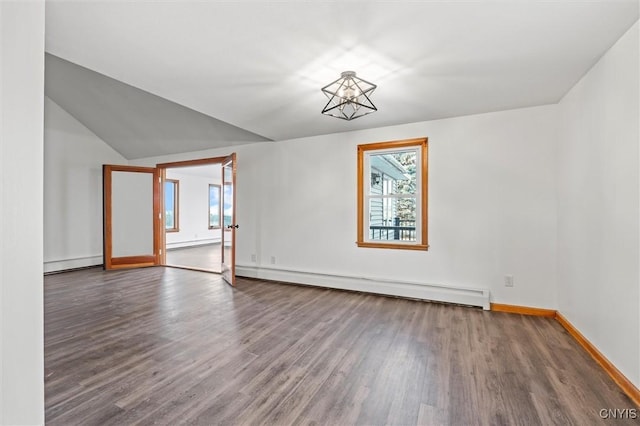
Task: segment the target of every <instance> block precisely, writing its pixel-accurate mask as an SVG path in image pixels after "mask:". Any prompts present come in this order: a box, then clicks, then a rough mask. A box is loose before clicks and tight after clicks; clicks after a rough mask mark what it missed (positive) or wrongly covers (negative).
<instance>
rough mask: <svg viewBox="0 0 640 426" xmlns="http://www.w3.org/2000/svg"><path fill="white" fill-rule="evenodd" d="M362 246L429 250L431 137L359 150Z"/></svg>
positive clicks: (359, 233)
mask: <svg viewBox="0 0 640 426" xmlns="http://www.w3.org/2000/svg"><path fill="white" fill-rule="evenodd" d="M357 244H358V246H359V247H378V248H392V249H409V250H427V249H428V247H429V246H428V244H427V138H420V139H408V140H400V141H393V142H380V143H373V144H366V145H358V241H357Z"/></svg>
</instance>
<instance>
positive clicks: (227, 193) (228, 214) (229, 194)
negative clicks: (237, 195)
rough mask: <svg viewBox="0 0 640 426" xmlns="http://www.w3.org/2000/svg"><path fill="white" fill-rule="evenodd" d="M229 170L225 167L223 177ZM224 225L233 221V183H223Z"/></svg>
mask: <svg viewBox="0 0 640 426" xmlns="http://www.w3.org/2000/svg"><path fill="white" fill-rule="evenodd" d="M229 173H231V171H230V170H229V169H228V168H227V167H225V177H227V176H229ZM223 212H224V227H225V228H226V227H227V226H229V225H231V224H232V223H233V183H231V182H225V183H224V208H223Z"/></svg>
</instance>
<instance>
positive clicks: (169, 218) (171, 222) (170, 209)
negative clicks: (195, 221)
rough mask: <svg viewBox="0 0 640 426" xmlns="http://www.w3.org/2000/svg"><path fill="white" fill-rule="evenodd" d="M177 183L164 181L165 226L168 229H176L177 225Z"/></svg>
mask: <svg viewBox="0 0 640 426" xmlns="http://www.w3.org/2000/svg"><path fill="white" fill-rule="evenodd" d="M175 188H176V185H175V182H172V181H165V183H164V206H165V212H164V218H165V223H164V226H165V228H166V229H174V228H175V227H176V222H175V217H176V216H175V205H176V197H175V194H176V189H175Z"/></svg>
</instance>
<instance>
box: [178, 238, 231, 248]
mask: <svg viewBox="0 0 640 426" xmlns="http://www.w3.org/2000/svg"><path fill="white" fill-rule="evenodd" d="M220 241H221V240H220V238H211V239H208V240H191V241H179V242H175V243H167V250H171V249H177V248H185V247H196V246H205V245H207V244H216V243H220Z"/></svg>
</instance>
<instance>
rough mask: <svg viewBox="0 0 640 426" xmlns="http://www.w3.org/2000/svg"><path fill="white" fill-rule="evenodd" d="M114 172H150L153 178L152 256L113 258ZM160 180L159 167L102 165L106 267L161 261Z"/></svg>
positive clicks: (149, 264) (150, 263) (148, 263)
mask: <svg viewBox="0 0 640 426" xmlns="http://www.w3.org/2000/svg"><path fill="white" fill-rule="evenodd" d="M113 172H128V173H150V174H151V175H152V179H153V189H154V190H153V207H152V211H153V218H152V220H153V222H152V223H153V224H154V226H153V255H150V256H122V257H117V258H113V220H112V208H113V204H112V193H113V185H112V181H111V174H112V173H113ZM157 181H158V169H156V168H155V167H140V166H122V165H115V164H104V165H103V166H102V182H103V194H102V196H103V229H102V232H103V235H102V244H103V251H102V253H103V263H104V269H106V270H110V269H121V268H136V267H142V266H155V265H157V264H158V262H159V258H158V252H159V232H158V231H159V228H158V225H157V222H156V218H157V217H158V214H159V212H160V208H161V206H160V203H161V197H160V193H159V190H155V189H159V188H156V184H157Z"/></svg>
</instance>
